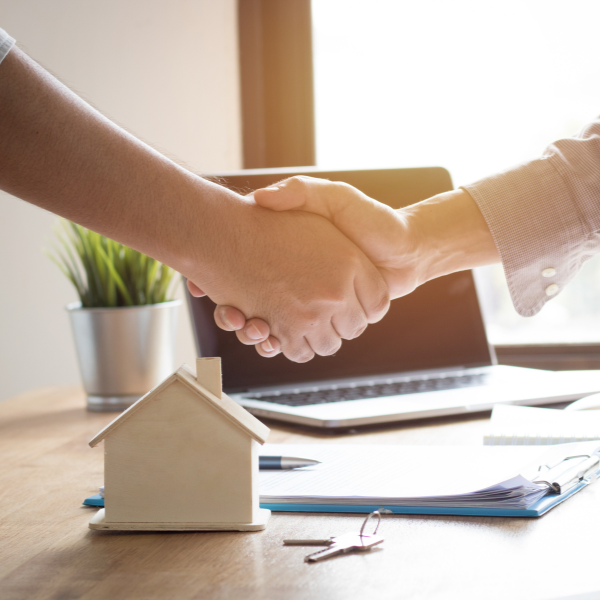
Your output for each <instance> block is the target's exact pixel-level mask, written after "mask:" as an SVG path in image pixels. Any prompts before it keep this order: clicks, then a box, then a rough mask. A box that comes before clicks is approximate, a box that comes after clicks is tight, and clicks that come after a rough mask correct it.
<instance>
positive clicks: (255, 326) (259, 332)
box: [214, 306, 281, 358]
mask: <svg viewBox="0 0 600 600" xmlns="http://www.w3.org/2000/svg"><path fill="white" fill-rule="evenodd" d="M214 318H215V323H216V324H217V325H218V326H219V327H220V328H221V329H224V330H225V331H235V332H236V335H237V338H238V340H239V341H240V342H242V344H246V345H247V346H254V345H255V346H256V351H257V352H258V353H259V354H260V355H261V356H264V357H265V358H271V357H273V356H277V355H278V354H280V353H281V344H280V343H279V340H278V339H277V338H276V337H273V336H272V335H270V328H269V325H268V323H266V322H265V321H263V320H262V319H257V318H254V319H248V321H246V317H245V316H244V314H243V313H242V312H241V311H239V310H238V309H237V308H234V307H233V306H217V307H216V308H215V314H214Z"/></svg>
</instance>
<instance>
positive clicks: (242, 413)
mask: <svg viewBox="0 0 600 600" xmlns="http://www.w3.org/2000/svg"><path fill="white" fill-rule="evenodd" d="M174 381H179V382H181V383H182V384H184V385H186V386H187V387H188V388H190V390H192V391H193V392H194V393H197V394H200V395H202V396H203V397H204V398H205V399H206V400H207V401H208V402H210V403H212V404H213V406H214V408H215V409H216V410H218V411H219V412H220V413H221V414H222V415H223V416H224V417H226V418H227V419H229V420H230V421H231V422H232V423H234V424H235V425H236V426H237V427H239V428H240V429H242V430H244V431H246V432H247V433H248V435H250V436H251V437H252V438H254V439H255V440H256V441H257V442H259V443H260V444H264V443H265V441H266V440H267V437H268V435H269V428H268V427H267V426H266V425H264V424H263V423H261V422H260V421H259V420H258V419H257V418H256V417H254V416H253V415H251V414H250V413H249V412H248V411H247V410H246V409H245V408H243V407H242V406H240V405H239V404H238V403H237V402H234V401H233V400H232V399H231V398H230V397H229V396H228V395H227V394H224V393H221V395H220V396H218V397H217V396H215V395H214V394H213V393H212V392H210V391H209V390H207V389H206V388H205V387H204V386H203V385H201V384H200V383H198V381H197V380H196V373H194V372H193V371H192V369H191V368H190V367H189V366H188V365H186V364H184V365H181V367H180V368H179V369H177V371H175V373H173V374H172V375H170V376H169V377H167V378H166V379H165V380H164V381H162V382H161V383H159V384H158V385H157V386H156V387H155V388H153V389H151V390H150V391H149V392H148V393H147V394H146V395H145V396H142V397H141V398H140V399H139V400H138V401H137V402H135V403H134V404H132V405H131V406H130V407H129V408H128V409H127V410H125V411H123V412H122V413H120V414H118V415H117V416H116V418H114V419H113V420H112V421H111V422H110V423H109V424H108V425H106V426H105V427H103V428H102V430H101V431H100V432H99V433H97V434H96V435H95V436H94V437H93V438H92V439H91V440H90V443H89V444H90V446H91V447H92V448H93V447H94V446H97V445H98V444H99V443H100V442H101V441H102V440H103V439H104V438H106V437H107V436H108V435H109V434H110V433H111V432H112V431H114V430H115V429H117V428H118V427H120V426H121V425H122V424H123V423H124V422H125V421H127V420H128V419H130V418H131V417H132V416H133V415H135V414H136V412H137V411H139V410H140V409H141V408H142V407H143V406H144V405H145V404H146V403H147V402H151V401H152V398H154V397H155V396H156V395H157V394H160V393H161V392H162V391H163V390H165V389H167V388H168V387H169V386H170V385H171V384H172V383H173V382H174Z"/></svg>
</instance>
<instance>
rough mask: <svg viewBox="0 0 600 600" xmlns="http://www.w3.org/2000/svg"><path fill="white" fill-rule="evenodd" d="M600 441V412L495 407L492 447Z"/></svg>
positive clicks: (489, 436)
mask: <svg viewBox="0 0 600 600" xmlns="http://www.w3.org/2000/svg"><path fill="white" fill-rule="evenodd" d="M588 440H600V411H581V412H577V411H573V412H570V411H564V410H556V409H552V408H533V407H530V406H512V405H509V404H498V405H496V406H494V410H493V411H492V416H491V419H490V427H489V431H488V433H486V434H485V436H484V438H483V443H484V444H485V445H488V446H513V445H517V446H528V445H532V446H545V445H551V444H565V443H568V442H582V441H588Z"/></svg>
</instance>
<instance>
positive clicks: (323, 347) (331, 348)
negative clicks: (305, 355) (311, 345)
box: [315, 338, 342, 356]
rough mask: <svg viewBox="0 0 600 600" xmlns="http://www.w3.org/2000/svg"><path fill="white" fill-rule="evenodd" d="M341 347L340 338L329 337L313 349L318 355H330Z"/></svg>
mask: <svg viewBox="0 0 600 600" xmlns="http://www.w3.org/2000/svg"><path fill="white" fill-rule="evenodd" d="M341 347H342V340H341V339H340V338H338V339H331V340H327V341H326V342H324V343H321V344H320V345H319V347H318V349H315V352H316V353H317V354H318V355H319V356H331V355H332V354H335V353H336V352H337V351H338V350H339V349H340V348H341Z"/></svg>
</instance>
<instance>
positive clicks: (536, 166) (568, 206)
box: [463, 117, 600, 317]
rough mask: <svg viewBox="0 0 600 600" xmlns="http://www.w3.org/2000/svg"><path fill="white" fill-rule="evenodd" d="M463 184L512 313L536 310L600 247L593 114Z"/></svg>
mask: <svg viewBox="0 0 600 600" xmlns="http://www.w3.org/2000/svg"><path fill="white" fill-rule="evenodd" d="M463 189H465V190H466V191H467V192H468V193H469V194H470V195H471V196H472V197H473V199H474V200H475V202H476V203H477V205H478V206H479V209H480V210H481V213H482V214H483V217H484V219H485V220H486V222H487V224H488V227H489V228H490V231H491V233H492V236H493V238H494V241H495V243H496V247H497V248H498V253H499V255H500V258H501V260H502V265H503V267H504V273H505V275H506V280H507V283H508V288H509V290H510V295H511V298H512V301H513V304H514V306H515V308H516V310H517V312H518V313H519V314H520V315H523V316H524V317H529V316H532V315H535V314H536V313H538V312H539V311H540V310H541V309H542V307H543V306H544V304H545V303H546V302H547V301H548V300H549V299H550V298H552V297H553V296H555V295H556V294H558V293H560V291H561V290H562V288H564V287H565V286H566V285H567V283H569V281H571V279H573V277H574V276H575V275H576V273H577V272H578V271H579V269H580V268H581V265H582V264H583V263H584V262H585V261H586V260H587V259H589V258H591V257H592V256H593V255H594V254H597V253H598V252H600V117H599V118H598V119H597V120H595V121H593V122H592V123H590V124H589V125H587V126H586V127H585V128H584V129H583V130H582V131H581V132H580V133H579V134H578V135H577V136H575V137H573V138H567V139H563V140H559V141H557V142H555V143H554V144H552V145H550V146H549V147H548V148H547V149H546V151H545V152H544V154H543V155H542V157H541V158H539V159H536V160H533V161H531V162H527V163H524V164H521V165H518V166H516V167H514V168H511V169H509V170H507V171H504V172H502V173H498V174H497V175H493V176H492V177H487V178H485V179H482V180H480V181H477V182H476V183H473V184H470V185H466V186H463Z"/></svg>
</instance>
